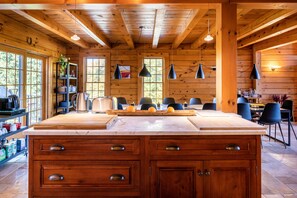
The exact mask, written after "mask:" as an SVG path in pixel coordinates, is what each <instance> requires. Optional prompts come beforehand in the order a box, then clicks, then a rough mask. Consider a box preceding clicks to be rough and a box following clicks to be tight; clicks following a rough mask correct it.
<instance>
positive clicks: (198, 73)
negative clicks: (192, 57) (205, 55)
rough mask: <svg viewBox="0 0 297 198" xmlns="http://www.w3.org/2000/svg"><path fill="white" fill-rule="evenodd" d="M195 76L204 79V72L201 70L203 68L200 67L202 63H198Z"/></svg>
mask: <svg viewBox="0 0 297 198" xmlns="http://www.w3.org/2000/svg"><path fill="white" fill-rule="evenodd" d="M195 78H196V79H197V78H201V79H204V78H205V76H204V72H203V69H202V64H200V63H199V67H198V70H197V72H196V76H195Z"/></svg>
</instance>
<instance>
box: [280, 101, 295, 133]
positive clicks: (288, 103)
mask: <svg viewBox="0 0 297 198" xmlns="http://www.w3.org/2000/svg"><path fill="white" fill-rule="evenodd" d="M281 108H283V109H288V110H290V114H291V116H290V118H289V113H288V112H281V117H282V121H283V122H288V119H290V121H293V118H294V116H293V101H292V100H285V101H284V103H283V104H282V107H281ZM290 127H291V128H292V131H293V133H294V135H295V138H296V139H297V136H296V132H295V130H294V127H293V125H292V123H291V122H290Z"/></svg>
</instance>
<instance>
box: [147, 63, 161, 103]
mask: <svg viewBox="0 0 297 198" xmlns="http://www.w3.org/2000/svg"><path fill="white" fill-rule="evenodd" d="M144 64H146V66H147V69H148V70H149V71H150V73H151V75H152V76H151V77H144V78H143V96H144V97H150V98H151V99H152V101H153V103H155V104H157V103H162V98H163V59H162V58H144Z"/></svg>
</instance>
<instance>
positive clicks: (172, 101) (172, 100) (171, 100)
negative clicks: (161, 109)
mask: <svg viewBox="0 0 297 198" xmlns="http://www.w3.org/2000/svg"><path fill="white" fill-rule="evenodd" d="M173 103H175V100H174V98H171V97H166V98H164V99H163V104H173Z"/></svg>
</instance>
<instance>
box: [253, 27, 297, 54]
mask: <svg viewBox="0 0 297 198" xmlns="http://www.w3.org/2000/svg"><path fill="white" fill-rule="evenodd" d="M292 43H297V29H295V30H291V31H289V32H286V33H284V34H281V35H279V36H275V37H272V38H270V39H267V40H265V41H261V42H259V43H256V44H255V45H254V49H255V51H263V50H269V49H273V48H277V47H281V46H285V45H288V44H292Z"/></svg>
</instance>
